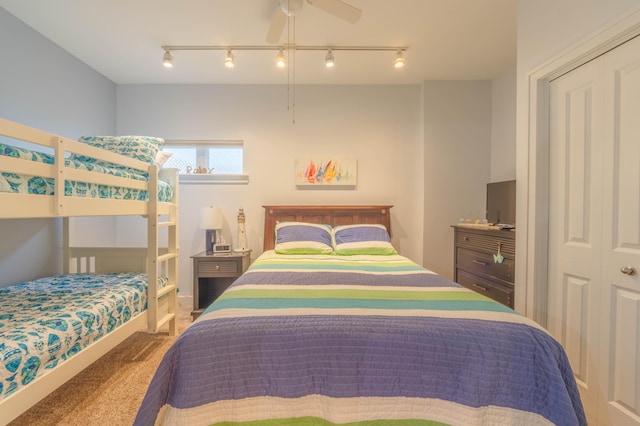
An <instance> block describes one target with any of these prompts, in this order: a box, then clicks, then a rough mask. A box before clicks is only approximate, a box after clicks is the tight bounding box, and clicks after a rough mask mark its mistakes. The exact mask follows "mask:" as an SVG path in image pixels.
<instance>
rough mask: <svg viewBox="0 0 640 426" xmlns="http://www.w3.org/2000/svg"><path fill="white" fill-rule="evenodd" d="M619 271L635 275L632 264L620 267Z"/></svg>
mask: <svg viewBox="0 0 640 426" xmlns="http://www.w3.org/2000/svg"><path fill="white" fill-rule="evenodd" d="M620 272H622V273H623V274H627V275H635V274H636V268H634V267H633V266H623V267H622V268H620Z"/></svg>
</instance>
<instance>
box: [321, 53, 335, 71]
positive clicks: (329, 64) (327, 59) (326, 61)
mask: <svg viewBox="0 0 640 426" xmlns="http://www.w3.org/2000/svg"><path fill="white" fill-rule="evenodd" d="M335 64H336V62H335V60H334V59H333V52H332V51H331V49H329V50H327V56H325V57H324V66H325V67H327V68H333V67H334V66H335Z"/></svg>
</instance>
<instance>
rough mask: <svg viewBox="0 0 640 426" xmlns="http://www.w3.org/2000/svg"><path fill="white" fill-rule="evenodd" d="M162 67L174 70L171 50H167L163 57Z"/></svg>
mask: <svg viewBox="0 0 640 426" xmlns="http://www.w3.org/2000/svg"><path fill="white" fill-rule="evenodd" d="M162 65H163V66H164V67H165V68H173V56H171V51H170V50H165V51H164V55H163V56H162Z"/></svg>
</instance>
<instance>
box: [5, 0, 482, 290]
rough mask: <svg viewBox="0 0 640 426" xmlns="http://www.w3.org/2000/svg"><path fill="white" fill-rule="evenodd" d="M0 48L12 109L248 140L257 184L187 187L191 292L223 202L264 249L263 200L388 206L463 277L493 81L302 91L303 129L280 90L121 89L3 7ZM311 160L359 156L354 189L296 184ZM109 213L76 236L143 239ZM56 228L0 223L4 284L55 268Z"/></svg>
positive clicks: (69, 127) (433, 264) (71, 124)
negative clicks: (302, 160) (207, 223)
mask: <svg viewBox="0 0 640 426" xmlns="http://www.w3.org/2000/svg"><path fill="white" fill-rule="evenodd" d="M9 40H10V41H11V42H9ZM0 47H1V48H3V52H4V55H5V56H4V57H5V58H7V61H3V62H5V63H7V64H10V65H9V66H3V68H0V116H2V117H6V118H9V119H13V120H16V121H19V122H23V123H25V124H28V125H32V126H34V127H38V128H42V129H44V130H48V131H52V132H55V133H58V134H61V135H63V136H67V137H71V138H76V137H78V136H80V135H82V134H124V133H129V134H131V133H137V134H151V135H156V136H160V137H164V138H166V139H243V140H244V141H245V147H246V160H245V168H246V171H247V173H248V174H249V175H250V183H249V185H218V186H202V185H200V186H187V185H183V186H182V188H181V197H182V202H181V231H180V245H181V250H182V252H181V254H182V256H181V262H182V263H181V270H182V273H181V277H180V286H181V295H183V296H184V295H190V294H191V266H190V263H189V261H190V259H189V255H190V254H192V253H195V252H197V251H199V250H201V249H202V248H203V235H201V234H202V230H200V229H198V228H197V227H196V225H195V223H196V222H197V212H198V211H199V207H200V206H201V205H210V204H213V203H215V204H216V205H220V206H221V207H223V209H224V210H225V218H226V221H227V224H228V227H227V229H226V230H225V236H226V237H227V239H228V240H231V241H234V242H235V238H236V224H235V216H236V213H237V210H238V208H239V207H243V208H244V210H245V212H246V213H247V233H248V237H249V244H250V245H251V247H252V248H253V249H254V250H255V253H254V255H257V254H259V252H260V251H261V242H262V241H261V238H262V224H263V210H262V207H261V206H262V205H263V204H266V203H276V204H284V203H300V204H314V203H318V204H327V203H336V204H349V203H352V204H378V203H390V204H393V205H394V208H393V209H392V228H393V239H394V244H395V245H396V246H397V247H398V248H399V249H400V251H401V252H402V253H403V254H405V255H407V256H408V257H411V258H412V259H414V260H416V261H417V262H418V263H423V264H424V265H425V266H427V267H429V268H431V269H434V270H435V271H437V272H440V273H442V274H444V275H445V276H451V275H452V271H453V266H452V260H453V257H452V253H453V252H452V233H451V228H450V225H451V224H453V223H455V221H457V219H458V218H459V217H461V216H468V215H470V216H473V218H475V217H476V216H477V217H478V218H480V217H481V215H482V210H483V209H484V185H485V183H486V182H487V181H488V179H489V176H490V156H489V151H488V150H489V149H490V145H491V110H492V100H491V96H492V86H491V82H488V81H485V82H455V81H450V82H425V83H424V85H423V86H300V87H297V90H296V94H297V99H296V111H295V118H296V123H295V124H293V123H292V119H293V116H292V111H290V110H288V109H287V91H286V87H284V86H153V85H121V86H115V85H114V84H113V83H112V82H110V81H109V80H107V79H105V78H104V77H103V76H101V75H100V74H98V73H96V72H95V71H93V70H92V69H90V68H89V67H87V66H86V65H85V64H83V63H81V62H79V61H77V60H76V59H75V58H74V57H72V56H71V55H69V54H68V53H67V52H65V51H64V50H62V49H60V48H59V47H57V46H56V45H54V44H52V43H51V42H49V41H48V40H46V39H44V38H43V37H42V36H41V35H39V34H38V33H36V32H35V31H33V30H31V29H29V28H28V27H26V26H24V25H23V24H22V23H21V22H20V21H18V20H16V19H15V18H13V17H12V16H11V15H9V14H7V13H6V12H5V11H4V10H2V9H0ZM3 65H4V64H3ZM309 154H314V155H344V156H355V157H356V158H357V159H358V173H359V181H358V187H357V189H356V190H340V191H337V190H323V191H318V190H312V191H303V190H299V189H297V188H296V187H295V185H294V184H293V165H294V159H295V157H296V156H305V155H309ZM461 164H462V165H461ZM99 221H100V222H99V228H97V227H96V226H95V225H91V224H89V225H87V222H86V221H76V224H80V222H82V223H81V224H82V225H84V226H77V228H76V231H77V232H76V233H75V235H74V236H73V238H74V239H75V240H77V241H81V242H83V243H84V244H88V243H90V242H91V241H90V240H92V239H93V238H85V237H84V236H81V235H79V234H78V232H79V231H80V230H81V229H86V228H87V226H88V227H89V228H88V229H94V230H95V229H100V230H101V232H100V234H97V235H99V239H100V241H99V242H98V243H102V244H104V243H106V244H118V245H120V244H123V245H137V244H144V242H145V230H144V229H145V227H144V223H143V221H142V219H140V218H118V219H115V218H102V219H99ZM33 227H35V228H36V229H35V230H34V229H32V228H33ZM42 227H43V228H44V229H41V228H42ZM13 228H20V230H19V231H17V230H14V229H13ZM59 228H60V226H59V221H56V220H42V221H37V220H34V221H22V220H21V221H16V222H15V223H13V222H11V221H2V222H0V232H3V235H8V236H10V237H11V238H12V240H15V241H16V242H12V243H10V244H6V243H5V244H0V271H1V272H2V273H1V274H0V284H6V283H9V282H13V281H16V280H18V279H20V280H21V279H29V278H32V277H35V276H41V275H47V274H50V273H53V272H58V271H59V268H60V267H59V263H58V261H57V259H56V260H53V259H54V256H55V257H59V255H58V254H57V253H58V252H57V251H55V249H56V248H57V246H59V244H60V236H59V233H60V229H59ZM34 240H35V241H34ZM45 247H46V248H45ZM51 247H53V248H51ZM25 253H27V255H25ZM254 257H255V256H254ZM26 259H29V261H28V264H25V265H24V266H23V265H21V264H20V263H21V262H23V263H27V262H26ZM34 259H37V260H34ZM34 262H35V263H34ZM15 264H17V265H18V267H17V268H15ZM39 264H40V265H39ZM9 265H10V266H9ZM9 271H13V272H9Z"/></svg>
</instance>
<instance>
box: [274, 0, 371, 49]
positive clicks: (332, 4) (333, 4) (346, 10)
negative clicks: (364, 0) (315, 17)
mask: <svg viewBox="0 0 640 426" xmlns="http://www.w3.org/2000/svg"><path fill="white" fill-rule="evenodd" d="M306 1H307V3H309V4H310V5H311V6H314V7H317V8H318V9H321V10H324V11H325V12H327V13H329V14H331V15H333V16H335V17H337V18H340V19H343V20H345V21H347V22H349V23H352V24H355V23H356V22H358V20H359V19H360V16H361V15H362V11H361V10H360V9H358V8H356V7H353V6H351V5H350V4H347V3H345V2H342V1H340V0H306ZM279 3H280V7H277V8H276V10H275V12H274V14H273V18H272V19H271V26H270V27H269V32H268V33H267V38H266V41H267V43H269V44H278V43H279V42H280V38H281V37H282V32H283V31H284V26H285V24H286V23H287V18H288V17H289V16H295V15H296V14H297V13H298V12H300V10H301V9H302V5H303V3H304V0H279Z"/></svg>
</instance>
